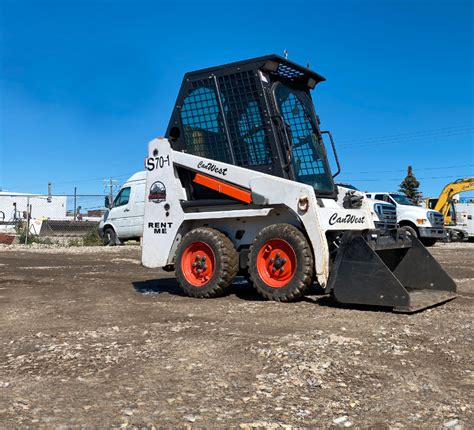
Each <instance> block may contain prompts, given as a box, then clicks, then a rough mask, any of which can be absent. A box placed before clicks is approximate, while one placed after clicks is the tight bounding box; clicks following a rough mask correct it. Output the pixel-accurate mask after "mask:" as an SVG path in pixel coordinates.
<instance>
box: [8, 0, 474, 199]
mask: <svg viewBox="0 0 474 430" xmlns="http://www.w3.org/2000/svg"><path fill="white" fill-rule="evenodd" d="M0 20H1V21H0V31H1V33H0V37H1V38H0V62H1V63H0V90H1V91H0V188H2V189H4V190H11V191H21V192H46V191H47V183H48V181H51V182H52V184H53V192H54V193H63V192H65V193H72V190H73V187H74V186H77V188H78V193H83V194H85V193H93V194H96V193H102V192H103V190H104V186H103V182H102V179H106V178H109V177H110V176H112V177H113V178H116V179H117V180H118V181H120V182H123V181H124V180H125V179H126V178H127V177H128V176H130V175H131V174H132V173H133V172H135V171H138V170H141V169H142V168H143V159H144V156H145V155H146V145H147V142H148V141H149V140H151V139H152V138H153V137H156V136H160V135H163V134H164V132H165V130H166V126H167V123H168V120H169V116H170V113H171V109H172V107H173V103H174V101H175V98H176V95H177V92H178V89H179V86H180V83H181V79H182V77H183V74H184V73H185V72H186V71H189V70H194V69H199V68H203V67H209V66H212V65H217V64H220V63H225V62H231V61H237V60H241V59H245V58H248V57H253V56H260V55H265V54H269V53H278V54H282V53H283V50H284V49H287V50H288V52H289V58H290V59H291V60H293V61H296V62H300V63H303V64H306V63H308V62H309V63H310V65H311V67H312V68H313V69H314V70H316V71H318V72H319V73H320V74H322V75H323V76H325V77H326V78H327V81H326V82H324V83H322V84H320V85H318V87H317V89H316V90H315V91H314V92H313V97H314V100H315V103H316V110H317V112H318V114H319V115H320V117H321V121H322V128H323V129H330V130H331V131H332V133H333V135H334V138H335V140H336V144H337V147H338V152H339V156H340V159H341V162H342V167H343V173H342V174H341V175H340V180H342V181H347V182H352V183H353V184H354V185H356V186H358V187H359V188H361V189H364V190H370V189H372V190H373V189H378V190H396V189H397V188H398V184H399V183H400V181H401V180H402V179H403V177H404V176H405V174H404V173H405V170H406V167H407V165H408V164H411V165H413V168H414V173H415V175H416V176H417V177H418V178H419V180H420V182H421V190H422V191H423V193H424V194H425V195H426V196H428V195H435V194H438V193H439V191H440V189H441V188H442V186H443V185H444V184H445V183H447V182H449V181H450V180H453V179H457V178H459V177H462V176H468V175H471V176H472V175H473V174H474V149H473V147H474V119H473V118H474V107H473V106H474V82H473V80H474V78H473V77H474V68H473V58H474V28H473V22H474V11H473V2H472V1H457V0H454V1H435V0H430V1H425V0H418V1H416V0H409V1H408V0H405V1H404V0H393V1H392V0H385V1H384V0H382V1H380V0H379V1H355V0H354V1H349V0H345V1H301V0H300V1H298V0H292V1H291V2H290V1H285V2H284V1H277V0H274V1H268V2H267V1H257V0H254V1H240V2H227V1H224V0H220V1H192V2H191V1H189V2H187V1H174V2H171V1H164V2H160V1H148V2H145V1H140V0H136V1H132V0H129V1H120V0H116V1H111V0H110V1H105V0H102V1H101V0H96V1H74V0H70V1H67V0H64V1H51V0H42V1H21V0H15V1H9V0H0Z"/></svg>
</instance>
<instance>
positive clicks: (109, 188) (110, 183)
mask: <svg viewBox="0 0 474 430" xmlns="http://www.w3.org/2000/svg"><path fill="white" fill-rule="evenodd" d="M117 182H118V181H117V180H116V179H112V178H109V179H104V194H105V193H107V196H108V198H109V207H108V208H107V209H110V206H111V205H112V202H113V201H114V183H115V187H116V186H117Z"/></svg>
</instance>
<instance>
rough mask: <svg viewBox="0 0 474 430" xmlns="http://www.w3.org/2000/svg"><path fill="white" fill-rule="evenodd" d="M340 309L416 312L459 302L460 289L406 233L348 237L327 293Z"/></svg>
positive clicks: (352, 235)
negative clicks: (363, 307) (344, 305)
mask: <svg viewBox="0 0 474 430" xmlns="http://www.w3.org/2000/svg"><path fill="white" fill-rule="evenodd" d="M331 291H332V292H333V295H334V297H335V299H336V300H337V301H339V302H341V303H351V304H360V305H375V306H387V307H390V308H392V310H393V311H394V312H407V313H409V312H416V311H418V310H421V309H424V308H428V307H431V306H434V305H437V304H440V303H443V302H446V301H448V300H451V299H453V298H455V297H456V284H455V283H454V281H453V280H452V279H451V277H450V276H449V275H448V274H447V273H446V272H445V271H444V269H443V268H442V267H441V266H440V265H439V263H438V262H437V261H436V260H435V259H434V258H433V256H432V255H431V254H430V253H429V252H428V251H427V250H426V248H425V247H424V246H423V245H422V244H421V242H420V241H419V240H418V239H417V238H414V237H412V236H407V235H406V234H405V232H404V231H400V230H398V231H395V232H393V233H392V234H389V235H381V234H380V233H379V232H371V233H369V234H367V235H365V236H364V235H360V234H357V233H354V232H346V233H345V234H344V236H343V238H342V240H341V245H340V247H339V250H338V253H337V256H336V258H335V260H334V264H333V267H332V271H331V274H330V277H329V282H328V286H327V289H326V292H331Z"/></svg>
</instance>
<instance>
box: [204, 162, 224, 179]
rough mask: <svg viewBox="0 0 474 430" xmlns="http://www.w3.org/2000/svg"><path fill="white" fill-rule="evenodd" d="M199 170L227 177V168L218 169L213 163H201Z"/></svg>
mask: <svg viewBox="0 0 474 430" xmlns="http://www.w3.org/2000/svg"><path fill="white" fill-rule="evenodd" d="M198 169H205V170H209V171H210V172H214V173H217V174H218V175H222V176H225V175H227V167H226V168H223V167H217V166H216V165H215V164H213V163H205V162H204V161H200V162H199V163H198Z"/></svg>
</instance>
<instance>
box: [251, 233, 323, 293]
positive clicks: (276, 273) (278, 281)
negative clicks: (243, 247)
mask: <svg viewBox="0 0 474 430" xmlns="http://www.w3.org/2000/svg"><path fill="white" fill-rule="evenodd" d="M249 273H250V278H251V279H252V283H253V286H254V287H255V289H256V290H257V291H258V292H259V293H260V294H261V295H262V296H263V297H265V298H267V299H269V300H276V301H279V302H288V301H292V300H295V299H298V298H300V297H302V296H303V295H304V294H306V293H307V291H308V290H309V288H310V286H311V284H312V281H313V273H314V259H313V253H312V251H311V248H310V246H309V244H308V241H307V240H306V238H305V236H304V235H303V233H302V232H301V231H300V230H298V229H297V228H296V227H294V226H292V225H290V224H273V225H270V226H268V227H265V228H264V229H263V230H262V231H261V232H260V233H259V234H258V236H257V237H256V238H255V240H254V241H253V244H252V247H251V248H250V255H249Z"/></svg>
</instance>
